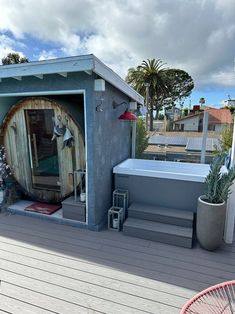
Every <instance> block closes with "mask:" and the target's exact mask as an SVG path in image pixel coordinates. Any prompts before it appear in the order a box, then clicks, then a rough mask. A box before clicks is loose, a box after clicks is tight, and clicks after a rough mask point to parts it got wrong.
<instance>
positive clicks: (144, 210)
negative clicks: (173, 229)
mask: <svg viewBox="0 0 235 314" xmlns="http://www.w3.org/2000/svg"><path fill="white" fill-rule="evenodd" d="M128 217H132V218H139V219H145V220H150V221H156V222H162V223H167V224H172V225H177V226H182V227H192V226H193V218H194V214H193V213H192V212H190V211H186V210H180V209H173V208H166V207H160V206H150V205H146V204H141V203H132V204H131V206H130V207H129V208H128Z"/></svg>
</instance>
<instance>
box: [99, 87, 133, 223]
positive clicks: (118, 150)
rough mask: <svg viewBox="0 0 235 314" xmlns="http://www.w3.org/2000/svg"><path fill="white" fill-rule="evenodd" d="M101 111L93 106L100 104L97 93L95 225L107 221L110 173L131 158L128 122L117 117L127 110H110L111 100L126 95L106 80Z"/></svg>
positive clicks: (123, 107)
mask: <svg viewBox="0 0 235 314" xmlns="http://www.w3.org/2000/svg"><path fill="white" fill-rule="evenodd" d="M103 98H104V100H103V103H102V109H103V111H102V112H97V111H96V110H95V107H96V106H97V104H99V103H100V95H99V93H96V94H95V97H94V104H93V108H94V110H93V115H94V118H93V120H94V183H95V209H94V210H95V212H94V219H95V224H102V222H103V221H104V222H106V215H107V212H108V209H109V208H110V206H111V205H112V199H111V197H112V191H113V188H114V184H113V173H112V169H113V167H114V166H115V165H117V164H118V163H120V162H121V161H123V160H125V159H126V158H129V157H130V146H131V140H130V129H131V127H130V122H126V121H121V120H119V119H118V117H119V116H120V115H121V114H122V113H123V112H124V110H125V109H126V106H125V105H121V106H119V107H117V108H116V109H113V106H112V103H113V101H115V102H116V103H121V102H123V101H126V102H127V103H128V102H129V99H128V97H127V96H125V95H124V94H122V93H121V92H119V91H118V90H117V89H115V88H114V87H113V86H111V85H110V84H108V83H106V90H105V93H104V94H103Z"/></svg>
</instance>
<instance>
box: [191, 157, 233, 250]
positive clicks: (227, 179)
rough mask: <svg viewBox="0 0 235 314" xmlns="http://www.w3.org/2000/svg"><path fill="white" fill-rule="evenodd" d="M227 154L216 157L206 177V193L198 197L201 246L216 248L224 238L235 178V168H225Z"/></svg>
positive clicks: (198, 233)
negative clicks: (228, 200)
mask: <svg viewBox="0 0 235 314" xmlns="http://www.w3.org/2000/svg"><path fill="white" fill-rule="evenodd" d="M224 161H225V154H223V155H219V156H217V157H216V158H214V160H213V162H212V163H211V165H210V171H209V174H208V175H207V177H206V180H205V183H206V190H205V195H202V196H200V197H199V198H198V207H197V224H196V233H197V239H198V241H199V244H200V245H201V247H203V248H204V249H206V250H210V251H212V250H215V249H217V248H219V247H220V245H221V244H222V240H223V233H224V224H225V216H226V201H227V198H228V195H229V193H230V187H231V185H232V183H233V181H234V179H235V169H234V168H231V169H229V170H227V169H226V168H225V169H224V167H223V165H224Z"/></svg>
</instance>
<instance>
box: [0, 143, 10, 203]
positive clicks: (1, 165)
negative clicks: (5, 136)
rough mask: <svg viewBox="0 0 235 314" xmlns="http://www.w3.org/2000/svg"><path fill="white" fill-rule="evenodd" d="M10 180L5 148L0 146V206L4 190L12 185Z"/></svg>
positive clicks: (4, 196) (4, 194)
mask: <svg viewBox="0 0 235 314" xmlns="http://www.w3.org/2000/svg"><path fill="white" fill-rule="evenodd" d="M12 182H13V178H12V173H11V168H10V166H9V165H8V164H7V160H6V154H5V148H4V146H0V208H1V207H2V204H3V203H4V202H5V201H6V200H5V198H6V194H7V193H6V191H7V189H8V188H9V187H10V186H11V185H12Z"/></svg>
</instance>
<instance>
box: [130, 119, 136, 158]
mask: <svg viewBox="0 0 235 314" xmlns="http://www.w3.org/2000/svg"><path fill="white" fill-rule="evenodd" d="M131 140H132V142H131V158H135V145H136V120H134V121H132V138H131Z"/></svg>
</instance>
